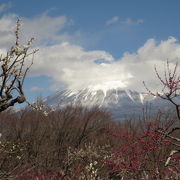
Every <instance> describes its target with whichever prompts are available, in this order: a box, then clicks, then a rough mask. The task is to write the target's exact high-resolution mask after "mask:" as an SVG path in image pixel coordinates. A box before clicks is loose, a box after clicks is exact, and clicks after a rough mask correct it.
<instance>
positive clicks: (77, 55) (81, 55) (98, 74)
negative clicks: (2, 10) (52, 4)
mask: <svg viewBox="0 0 180 180" xmlns="http://www.w3.org/2000/svg"><path fill="white" fill-rule="evenodd" d="M15 19H16V17H15V15H8V16H3V17H1V18H0V24H2V28H1V29H0V38H4V39H3V41H0V49H1V51H2V50H3V49H5V47H6V45H8V44H10V42H12V40H13V35H14V34H13V33H12V32H13V28H15V25H14V24H15ZM71 22H72V21H71V20H70V19H68V18H67V17H65V16H58V17H50V16H48V15H47V14H42V15H40V16H38V17H35V18H32V19H28V18H23V24H24V28H25V27H26V28H25V29H24V31H23V34H24V36H25V35H27V37H31V36H30V35H31V32H34V34H33V35H34V36H35V37H38V39H37V43H36V44H35V45H34V48H39V49H40V51H39V52H38V53H37V54H36V55H35V60H34V64H33V66H32V68H31V70H30V72H29V74H28V76H29V77H37V76H47V77H50V78H51V79H52V86H51V87H49V88H52V89H54V90H59V89H60V88H61V87H62V85H63V87H64V88H69V89H73V90H78V89H82V88H86V87H88V86H89V85H91V86H96V87H101V84H104V83H106V84H111V83H108V82H113V83H114V84H116V82H119V85H120V87H121V88H123V89H131V90H138V91H145V88H144V87H143V84H142V81H146V84H147V85H148V86H149V87H150V88H151V89H152V90H155V91H156V90H157V88H158V86H157V85H158V84H159V83H158V80H157V78H156V76H155V72H154V65H157V69H158V70H159V73H160V74H163V70H164V68H162V65H163V64H165V62H166V60H167V59H169V60H170V65H172V66H173V64H174V63H175V62H177V61H178V60H179V57H180V44H179V42H178V41H177V40H176V39H175V38H173V37H170V38H168V39H167V40H164V41H161V42H157V41H156V40H155V39H149V40H147V41H146V42H145V44H144V45H142V46H141V47H139V48H138V49H137V51H136V52H134V53H128V52H124V54H123V56H122V57H121V58H120V59H114V57H113V55H112V54H110V53H109V52H107V51H103V50H90V51H88V50H86V49H84V48H83V47H82V46H80V45H77V44H76V43H72V42H71V41H70V39H73V35H72V34H69V33H67V32H64V28H65V27H68V26H71V25H72V24H71ZM139 23H140V22H139ZM49 24H50V25H51V27H49ZM10 27H11V29H12V31H11V29H9V28H10ZM12 27H13V28H12ZM43 29H46V30H47V31H46V32H43V31H42V30H43ZM4 35H5V36H4ZM48 41H51V42H52V43H50V44H48V43H46V42H48ZM97 60H101V61H100V63H97ZM116 85H117V84H116ZM35 89H36V90H37V88H34V89H32V90H35Z"/></svg>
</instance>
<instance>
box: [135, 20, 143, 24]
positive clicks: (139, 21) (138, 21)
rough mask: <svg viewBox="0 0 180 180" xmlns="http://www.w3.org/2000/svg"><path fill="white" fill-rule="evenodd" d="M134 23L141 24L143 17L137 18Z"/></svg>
mask: <svg viewBox="0 0 180 180" xmlns="http://www.w3.org/2000/svg"><path fill="white" fill-rule="evenodd" d="M136 23H137V24H142V23H144V20H143V19H137V21H136Z"/></svg>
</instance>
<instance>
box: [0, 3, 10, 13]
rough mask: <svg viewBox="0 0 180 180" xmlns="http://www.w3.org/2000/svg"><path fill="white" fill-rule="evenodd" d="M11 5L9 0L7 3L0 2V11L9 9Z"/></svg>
mask: <svg viewBox="0 0 180 180" xmlns="http://www.w3.org/2000/svg"><path fill="white" fill-rule="evenodd" d="M11 7H12V4H11V3H10V2H9V3H3V4H0V13H2V12H4V11H6V10H8V9H10V8H11Z"/></svg>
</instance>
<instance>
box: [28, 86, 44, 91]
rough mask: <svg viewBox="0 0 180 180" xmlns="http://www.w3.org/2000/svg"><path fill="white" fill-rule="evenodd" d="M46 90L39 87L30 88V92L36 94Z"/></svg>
mask: <svg viewBox="0 0 180 180" xmlns="http://www.w3.org/2000/svg"><path fill="white" fill-rule="evenodd" d="M43 90H44V88H41V87H38V86H33V87H31V88H30V91H35V92H42V91H43Z"/></svg>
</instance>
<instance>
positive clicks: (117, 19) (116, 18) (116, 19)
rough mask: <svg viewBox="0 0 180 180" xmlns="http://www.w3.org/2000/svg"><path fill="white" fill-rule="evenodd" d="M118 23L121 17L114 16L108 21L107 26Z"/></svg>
mask: <svg viewBox="0 0 180 180" xmlns="http://www.w3.org/2000/svg"><path fill="white" fill-rule="evenodd" d="M118 21H119V17H118V16H114V17H112V18H111V19H109V20H107V22H106V25H111V24H114V23H116V22H118Z"/></svg>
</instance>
